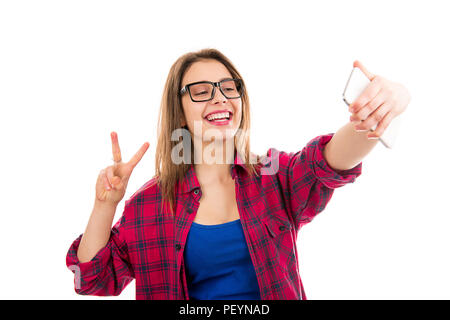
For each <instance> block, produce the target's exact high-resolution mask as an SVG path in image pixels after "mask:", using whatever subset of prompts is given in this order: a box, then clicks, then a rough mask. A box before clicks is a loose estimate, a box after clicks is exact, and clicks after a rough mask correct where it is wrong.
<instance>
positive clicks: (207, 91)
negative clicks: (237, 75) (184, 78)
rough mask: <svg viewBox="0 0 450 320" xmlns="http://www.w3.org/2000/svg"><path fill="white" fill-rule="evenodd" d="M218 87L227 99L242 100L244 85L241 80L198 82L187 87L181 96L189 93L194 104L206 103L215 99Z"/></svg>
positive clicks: (181, 91)
mask: <svg viewBox="0 0 450 320" xmlns="http://www.w3.org/2000/svg"><path fill="white" fill-rule="evenodd" d="M216 87H217V88H219V90H220V92H222V94H223V95H224V96H225V98H227V99H237V98H240V97H241V95H242V91H243V83H242V80H241V79H231V78H228V79H223V80H222V81H219V82H211V81H198V82H193V83H189V84H187V85H185V86H184V87H183V88H182V89H181V90H180V94H181V95H183V94H185V93H186V92H189V96H190V97H191V100H192V101H193V102H204V101H209V100H212V99H213V98H214V94H215V93H216Z"/></svg>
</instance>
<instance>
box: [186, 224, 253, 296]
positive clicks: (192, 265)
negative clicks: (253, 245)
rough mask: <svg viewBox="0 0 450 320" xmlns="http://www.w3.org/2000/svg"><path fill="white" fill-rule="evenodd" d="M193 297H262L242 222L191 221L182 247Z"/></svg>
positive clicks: (190, 292)
mask: <svg viewBox="0 0 450 320" xmlns="http://www.w3.org/2000/svg"><path fill="white" fill-rule="evenodd" d="M184 261H185V266H186V280H187V285H188V293H189V298H190V299H192V300H261V297H260V293H259V286H258V280H257V279H256V273H255V269H254V267H253V263H252V261H251V258H250V253H249V251H248V246H247V242H246V241H245V235H244V231H243V229H242V225H241V221H240V220H239V219H238V220H234V221H231V222H226V223H223V224H218V225H202V224H198V223H195V222H192V226H191V228H190V230H189V233H188V236H187V239H186V246H185V249H184Z"/></svg>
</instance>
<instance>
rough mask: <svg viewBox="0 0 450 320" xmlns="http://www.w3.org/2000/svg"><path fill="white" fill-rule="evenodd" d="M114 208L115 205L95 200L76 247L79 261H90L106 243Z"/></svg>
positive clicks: (114, 211)
mask: <svg viewBox="0 0 450 320" xmlns="http://www.w3.org/2000/svg"><path fill="white" fill-rule="evenodd" d="M116 208H117V206H116V205H111V204H105V203H101V202H98V201H96V202H95V204H94V209H93V210H92V213H91V216H90V218H89V222H88V225H87V227H86V231H85V232H84V234H83V237H82V238H81V242H80V246H79V247H78V252H77V257H78V260H79V261H80V262H82V263H83V262H87V261H91V260H92V258H94V257H95V255H96V254H97V253H98V252H99V251H100V249H102V248H103V247H104V246H105V245H106V244H107V243H108V241H109V237H110V234H111V226H112V222H113V219H114V215H115V213H116Z"/></svg>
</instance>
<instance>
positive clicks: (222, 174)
mask: <svg viewBox="0 0 450 320" xmlns="http://www.w3.org/2000/svg"><path fill="white" fill-rule="evenodd" d="M200 145H201V146H202V147H201V148H198V147H195V143H194V152H195V154H194V157H195V161H194V169H195V174H196V175H197V179H198V181H199V183H200V184H203V185H207V184H215V183H226V182H230V180H232V178H231V173H230V168H231V165H232V164H233V163H234V141H233V140H232V141H227V142H226V141H225V140H224V141H223V143H215V142H214V141H213V142H202V143H201V144H200Z"/></svg>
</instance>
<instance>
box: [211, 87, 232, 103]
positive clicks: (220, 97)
mask: <svg viewBox="0 0 450 320" xmlns="http://www.w3.org/2000/svg"><path fill="white" fill-rule="evenodd" d="M220 101H222V102H223V103H225V102H227V101H228V99H227V98H226V97H225V96H224V95H223V93H222V91H220V89H219V87H218V86H217V87H215V92H214V97H213V99H212V101H211V102H212V103H217V102H220Z"/></svg>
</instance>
